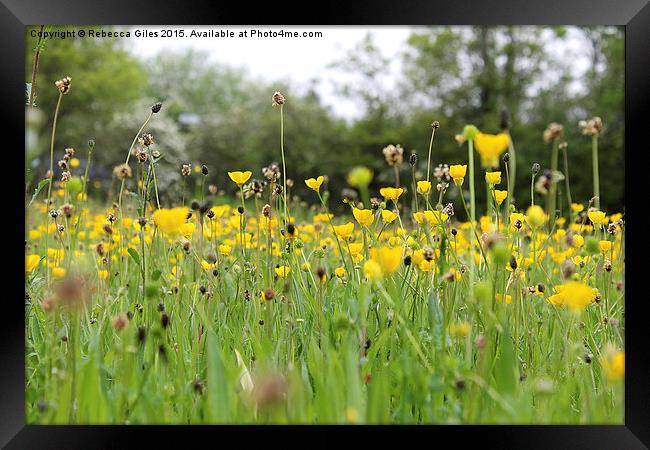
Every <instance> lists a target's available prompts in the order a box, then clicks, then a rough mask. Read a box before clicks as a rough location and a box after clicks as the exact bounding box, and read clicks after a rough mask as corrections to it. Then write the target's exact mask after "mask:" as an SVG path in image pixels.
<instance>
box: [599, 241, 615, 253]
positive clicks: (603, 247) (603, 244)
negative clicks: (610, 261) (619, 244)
mask: <svg viewBox="0 0 650 450" xmlns="http://www.w3.org/2000/svg"><path fill="white" fill-rule="evenodd" d="M598 248H599V249H600V252H601V253H607V252H609V251H610V250H611V249H612V241H599V242H598Z"/></svg>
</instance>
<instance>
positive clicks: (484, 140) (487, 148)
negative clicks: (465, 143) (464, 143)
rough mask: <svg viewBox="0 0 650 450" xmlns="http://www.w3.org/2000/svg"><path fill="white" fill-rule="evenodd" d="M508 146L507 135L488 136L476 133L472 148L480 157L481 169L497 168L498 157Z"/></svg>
mask: <svg viewBox="0 0 650 450" xmlns="http://www.w3.org/2000/svg"><path fill="white" fill-rule="evenodd" d="M509 144H510V136H508V134H507V133H499V134H488V133H481V132H479V133H477V134H476V137H475V138H474V148H476V151H477V152H478V154H479V155H480V156H481V165H482V166H483V167H498V166H499V156H501V154H502V153H503V152H505V151H506V149H507V148H508V145H509Z"/></svg>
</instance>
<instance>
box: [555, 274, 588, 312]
mask: <svg viewBox="0 0 650 450" xmlns="http://www.w3.org/2000/svg"><path fill="white" fill-rule="evenodd" d="M555 291H556V292H557V294H555V295H552V296H550V297H549V299H548V300H549V302H551V303H553V304H555V305H566V306H568V307H569V308H571V310H573V311H580V310H583V309H585V308H586V307H587V306H589V305H590V304H591V303H593V302H594V301H595V300H596V295H597V291H595V290H594V289H593V288H592V287H590V286H588V285H586V284H584V283H581V282H579V281H569V282H568V283H564V284H560V285H558V286H555Z"/></svg>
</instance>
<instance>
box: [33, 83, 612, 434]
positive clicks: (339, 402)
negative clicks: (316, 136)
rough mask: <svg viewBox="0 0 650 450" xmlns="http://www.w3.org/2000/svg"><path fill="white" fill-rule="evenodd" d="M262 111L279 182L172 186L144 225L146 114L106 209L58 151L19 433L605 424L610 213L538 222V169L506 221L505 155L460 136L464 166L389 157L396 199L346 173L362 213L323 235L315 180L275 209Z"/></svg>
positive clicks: (500, 147) (397, 152)
mask: <svg viewBox="0 0 650 450" xmlns="http://www.w3.org/2000/svg"><path fill="white" fill-rule="evenodd" d="M68 83H69V81H68ZM57 87H59V89H60V92H61V97H60V99H59V100H60V101H61V100H62V101H65V98H64V95H65V94H66V93H67V90H66V85H65V80H62V83H61V84H57ZM273 101H274V105H275V106H277V110H278V160H279V161H281V162H280V163H279V164H277V165H273V164H272V165H270V166H269V167H267V168H265V169H264V170H262V171H259V170H258V171H257V172H256V173H254V174H252V173H251V172H248V171H244V169H246V168H242V170H243V171H242V172H230V173H229V177H230V179H231V180H232V182H233V185H232V186H233V187H234V186H235V185H236V186H237V188H238V189H239V195H237V196H235V197H233V196H224V195H217V194H216V191H217V190H216V189H215V188H214V187H213V186H211V185H210V181H209V180H210V175H211V174H212V172H214V171H217V170H218V168H207V167H205V166H204V167H201V166H200V165H196V164H195V165H194V166H190V165H189V164H188V165H187V166H184V167H182V168H179V170H181V171H182V173H183V176H184V177H186V178H187V179H189V178H190V177H192V178H194V179H195V184H196V185H197V186H198V189H197V190H196V191H195V192H190V191H189V190H188V192H186V195H184V197H183V198H178V199H176V201H175V207H173V208H162V207H160V195H159V192H158V189H157V174H156V165H157V161H159V159H160V158H161V157H162V156H163V155H160V153H159V151H158V150H157V143H156V142H155V138H154V137H153V136H150V135H148V134H147V133H146V132H147V129H146V125H147V123H148V122H149V121H150V120H155V114H156V113H157V111H158V110H159V109H160V106H159V105H154V107H152V111H151V113H150V114H148V116H147V120H146V121H145V123H144V124H142V127H141V128H139V131H137V134H136V135H135V138H134V139H133V144H132V145H131V148H130V149H128V153H127V152H126V150H127V149H125V155H124V156H125V164H122V165H120V164H121V163H122V162H123V161H116V170H115V175H114V176H115V180H117V186H120V190H119V191H118V193H117V194H116V195H115V196H114V198H109V199H108V201H107V202H105V203H103V202H101V201H100V200H98V199H92V198H89V196H88V194H87V192H88V189H87V186H89V183H92V180H89V179H88V167H89V165H91V164H92V151H93V149H94V144H93V143H92V142H90V143H89V146H88V148H86V149H83V150H76V151H71V150H66V152H65V155H64V154H63V152H62V151H59V150H58V149H55V148H54V145H53V146H52V155H51V159H52V163H51V164H52V168H53V169H56V170H53V171H52V172H51V178H46V179H44V180H43V181H42V182H41V184H40V185H39V189H37V191H36V192H35V193H34V197H33V198H31V196H30V198H27V199H26V206H27V208H26V216H27V217H26V223H27V229H26V230H25V231H26V259H25V260H26V268H25V277H26V278H25V286H26V295H25V297H26V302H25V314H26V330H25V331H26V348H27V351H26V355H25V356H26V394H27V395H26V399H27V400H26V416H27V422H28V423H47V424H49V423H82V424H87V423H128V424H139V423H183V424H185V423H192V424H198V423H319V424H328V423H623V381H622V380H623V374H624V352H623V348H624V342H623V335H624V285H623V281H624V246H625V238H624V235H625V233H624V230H625V227H624V221H623V217H622V215H621V214H620V213H616V212H615V211H612V212H609V214H608V213H607V212H601V211H599V210H598V207H597V205H598V198H595V199H591V200H590V199H573V200H574V201H576V202H572V201H571V199H570V189H569V184H568V179H567V180H566V187H567V189H565V190H564V191H563V192H564V193H563V194H562V195H563V196H564V195H566V193H569V197H568V198H565V199H564V204H565V205H567V204H571V209H570V213H569V214H565V216H564V217H551V216H553V214H551V216H549V214H548V212H549V211H555V207H554V206H553V205H554V204H555V201H556V196H557V194H556V192H555V187H556V185H557V184H558V183H560V181H554V180H551V181H550V188H549V192H548V194H547V195H545V196H544V197H543V198H542V196H540V195H539V194H536V190H535V189H533V185H534V184H535V182H536V181H538V179H539V177H541V176H542V174H541V173H538V171H539V167H533V170H532V172H531V198H528V199H525V201H524V199H519V201H518V202H517V203H516V204H515V203H514V202H513V201H512V196H511V195H510V193H511V192H512V186H511V185H510V174H511V173H512V171H513V170H520V171H522V170H526V171H530V168H527V167H526V168H524V167H516V165H515V153H514V152H515V151H514V145H513V143H512V142H511V140H510V138H509V135H508V134H507V133H500V134H497V135H490V134H484V133H481V132H479V131H478V130H476V128H475V127H472V126H468V127H466V128H465V130H463V132H462V133H461V134H460V135H459V136H458V137H457V139H458V140H459V142H460V143H461V144H462V145H463V146H464V147H466V148H467V152H468V159H469V164H468V165H458V164H455V163H454V161H447V163H450V164H451V165H450V166H448V167H447V166H441V167H435V168H434V169H432V160H433V161H435V145H434V135H435V130H436V128H437V124H434V126H433V128H432V138H431V145H430V147H429V153H428V155H425V156H426V158H424V157H422V156H421V160H420V161H417V160H414V159H415V158H411V159H410V160H409V158H408V155H403V153H402V151H403V150H402V149H401V148H400V147H394V146H388V147H386V149H385V150H384V154H383V157H385V159H386V162H387V164H389V165H391V166H393V167H395V173H396V180H395V183H394V185H393V186H386V187H383V188H382V189H380V190H379V192H369V190H368V185H369V184H370V180H371V178H372V174H371V173H370V172H368V171H367V170H364V169H362V168H357V169H355V170H352V171H351V173H350V177H349V179H348V182H349V183H350V185H351V186H352V187H354V188H355V189H356V190H357V191H358V192H359V194H360V197H361V200H347V201H346V203H347V205H348V206H349V212H347V213H345V214H338V215H336V216H335V215H333V214H330V213H329V209H328V205H329V204H333V202H340V201H341V199H333V198H329V195H328V191H327V178H326V177H322V176H320V175H321V174H314V178H313V179H309V180H305V183H306V185H307V187H308V188H309V189H310V191H309V192H310V195H311V196H310V197H306V198H303V199H302V200H304V201H307V202H310V203H311V204H312V205H315V206H314V207H312V208H308V207H305V205H304V204H303V203H302V202H301V201H294V200H293V199H291V198H287V197H288V196H286V197H285V195H284V193H286V192H287V188H288V186H287V176H288V175H289V174H290V172H291V165H290V164H289V165H288V166H287V167H286V168H285V160H284V151H283V150H284V149H283V144H284V143H283V128H282V127H283V122H282V119H283V118H282V109H283V108H284V107H286V106H285V105H284V103H285V101H284V98H283V97H282V96H281V95H280V96H278V94H277V93H276V94H275V95H274V98H273ZM55 124H56V121H55ZM589 124H591V125H593V122H590V123H589ZM589 124H584V127H585V130H586V131H585V134H590V136H592V138H593V140H594V143H595V144H594V145H595V152H594V154H595V156H596V157H597V133H598V131H599V129H596V130H595V131H594V129H593V128H592V129H589V126H588V125H589ZM138 127H139V124H135V125H134V132H136V130H138ZM596 128H597V127H596ZM547 131H548V133H550V134H548V135H547V136H546V137H549V139H550V141H549V142H551V143H552V148H553V152H552V156H551V158H552V161H551V166H553V164H554V163H555V164H556V166H557V160H558V154H559V150H561V149H562V142H561V139H560V137H561V135H559V134H555V135H554V134H553V133H554V132H556V131H557V130H556V129H553V128H552V127H551V128H550V131H549V130H547ZM54 132H55V131H54V130H53V134H54ZM52 141H53V142H54V136H53V137H52ZM463 151H465V150H464V148H463V149H461V150H459V152H463ZM506 151H507V152H508V153H505V152H506ZM475 153H476V155H478V157H480V162H481V164H480V165H479V164H478V161H477V164H475V163H474V156H475V155H474V154H475ZM127 154H128V156H127ZM504 155H508V156H506V158H505V160H506V162H504V158H503V156H504ZM378 157H382V155H381V153H379V152H378ZM56 161H59V164H58V169H57V166H56V165H55V162H56ZM596 161H597V160H596ZM410 163H411V164H410ZM437 163H438V162H436V166H437ZM425 164H426V176H425V177H423V178H422V179H419V180H416V179H415V178H414V177H413V176H409V175H411V174H413V173H415V169H413V170H411V167H413V166H415V165H419V166H420V167H422V168H424V167H425V166H424V165H425ZM596 164H597V162H596ZM400 168H401V172H400ZM499 168H501V169H499ZM285 169H286V171H285ZM351 169H352V168H351ZM596 169H597V165H596ZM55 171H56V174H55V173H54V172H55ZM258 172H259V173H258ZM287 172H288V173H287ZM594 173H595V177H596V178H595V183H594V185H595V193H596V194H597V193H598V183H597V180H598V175H597V170H595V171H594ZM400 174H401V177H400ZM256 178H257V179H258V180H261V181H258V180H256ZM400 178H401V180H400ZM300 183H302V180H301V181H300ZM562 183H564V181H562ZM290 184H291V183H290V182H289V185H290ZM220 188H226V187H225V186H223V187H220ZM475 189H487V192H488V193H489V194H490V195H489V198H490V199H491V200H490V201H489V202H488V204H486V205H477V204H476V202H475V201H474V194H475ZM458 190H462V191H463V192H462V195H460V196H456V195H455V196H454V197H453V198H454V201H453V203H449V201H448V199H447V197H446V196H449V195H450V193H452V192H456V193H458ZM371 195H373V196H374V195H376V197H373V198H372V199H371V198H370V197H371ZM536 196H537V198H536ZM49 198H51V201H52V203H51V204H50V205H48V199H49ZM580 200H582V203H580ZM557 201H562V200H561V199H559V198H558V199H557ZM567 201H568V203H567ZM540 205H543V206H544V207H545V208H542V206H540ZM346 208H347V206H346ZM621 209H623V206H622V205H621ZM459 216H462V217H470V218H472V217H474V218H475V220H473V221H472V220H468V221H462V220H459Z"/></svg>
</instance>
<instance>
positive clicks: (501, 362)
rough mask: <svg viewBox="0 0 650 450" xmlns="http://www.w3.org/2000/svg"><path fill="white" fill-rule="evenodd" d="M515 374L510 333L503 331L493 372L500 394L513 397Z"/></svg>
mask: <svg viewBox="0 0 650 450" xmlns="http://www.w3.org/2000/svg"><path fill="white" fill-rule="evenodd" d="M517 372H518V370H517V367H516V362H515V350H514V346H513V343H512V339H511V337H510V333H508V332H507V330H505V331H504V332H503V333H501V334H500V336H499V355H498V357H497V361H496V367H495V371H494V376H495V379H496V383H497V388H498V390H499V392H500V393H501V394H506V395H514V393H515V389H516V387H517Z"/></svg>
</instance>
